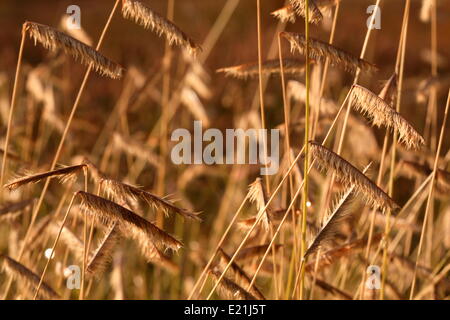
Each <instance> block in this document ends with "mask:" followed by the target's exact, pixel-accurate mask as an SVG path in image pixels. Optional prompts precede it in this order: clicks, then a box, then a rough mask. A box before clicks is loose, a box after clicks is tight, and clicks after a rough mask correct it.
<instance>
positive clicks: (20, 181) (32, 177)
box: [4, 164, 86, 190]
mask: <svg viewBox="0 0 450 320" xmlns="http://www.w3.org/2000/svg"><path fill="white" fill-rule="evenodd" d="M85 167H86V165H84V164H81V165H76V166H70V167H64V168H61V169H56V170H52V171H47V172H43V173H37V174H27V175H25V176H22V177H19V178H16V179H14V180H13V181H11V182H9V183H8V184H6V185H5V186H4V187H5V188H8V189H9V190H15V189H17V188H19V187H22V186H24V185H27V184H29V183H38V182H40V181H42V180H44V179H47V178H54V177H58V178H59V179H60V181H61V182H62V183H65V182H68V181H70V180H72V179H73V178H74V177H75V176H76V174H77V173H78V172H80V171H81V170H82V169H84V168H85Z"/></svg>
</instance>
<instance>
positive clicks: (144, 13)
mask: <svg viewBox="0 0 450 320" xmlns="http://www.w3.org/2000/svg"><path fill="white" fill-rule="evenodd" d="M122 15H123V17H124V18H126V19H129V20H132V21H134V22H135V23H136V24H139V25H141V26H143V27H144V28H145V29H150V30H152V31H154V32H155V33H157V34H158V35H159V36H161V35H165V37H166V38H167V40H168V41H169V43H170V44H175V45H177V46H180V47H182V48H184V49H186V50H187V51H188V52H189V54H191V55H196V54H197V53H198V52H199V51H201V50H202V49H201V47H200V46H199V45H198V44H196V43H195V42H194V40H192V39H191V38H189V37H188V36H187V35H186V34H185V33H184V32H183V31H181V29H180V28H179V27H178V26H176V25H175V24H174V23H173V22H171V21H169V20H167V19H166V18H164V17H162V16H161V15H159V14H157V13H156V12H154V11H153V10H152V9H150V8H149V7H148V6H146V5H145V4H143V3H142V2H140V1H136V0H122Z"/></svg>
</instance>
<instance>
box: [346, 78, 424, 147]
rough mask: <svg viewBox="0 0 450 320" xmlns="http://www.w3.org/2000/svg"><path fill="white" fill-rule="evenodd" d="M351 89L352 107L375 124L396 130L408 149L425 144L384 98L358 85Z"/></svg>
mask: <svg viewBox="0 0 450 320" xmlns="http://www.w3.org/2000/svg"><path fill="white" fill-rule="evenodd" d="M351 90H352V93H351V97H350V101H352V104H353V107H354V108H355V109H356V110H357V111H359V112H361V113H363V114H364V115H366V116H367V117H369V118H370V119H371V121H372V123H373V124H374V125H375V126H377V127H381V126H385V127H387V128H389V129H392V130H396V131H397V132H398V134H399V141H400V142H401V143H402V144H403V145H405V146H406V147H407V148H408V149H411V148H412V149H419V148H420V147H421V146H422V145H424V144H425V140H424V139H423V137H422V136H421V135H420V134H419V133H418V132H417V131H416V130H415V129H414V128H413V126H412V125H411V124H410V123H409V122H408V121H407V120H406V119H405V118H403V117H402V116H401V115H400V114H399V113H398V112H397V111H395V110H394V109H393V108H392V107H391V106H390V105H389V104H388V103H387V102H386V101H385V100H383V99H381V98H380V97H379V96H378V95H376V94H375V93H373V92H372V91H370V90H368V89H366V88H364V87H362V86H359V85H354V86H353V87H352V89H351Z"/></svg>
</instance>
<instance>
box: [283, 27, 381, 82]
mask: <svg viewBox="0 0 450 320" xmlns="http://www.w3.org/2000/svg"><path fill="white" fill-rule="evenodd" d="M281 35H282V36H283V37H285V38H286V39H287V40H288V41H289V43H290V44H291V51H292V52H295V51H298V52H300V53H301V54H304V53H305V49H306V38H305V36H304V35H302V34H298V33H293V32H282V33H281ZM309 58H310V59H313V60H317V61H325V60H326V59H327V58H328V59H329V61H330V64H331V65H332V66H335V67H341V68H343V69H344V70H345V71H347V72H352V73H354V72H356V70H357V69H360V70H361V71H363V72H367V73H373V72H375V71H377V67H375V66H374V65H373V64H371V63H370V62H367V61H365V60H363V59H360V58H357V57H355V56H353V55H351V54H350V53H348V52H346V51H344V50H342V49H340V48H337V47H335V46H333V45H330V44H328V43H325V42H322V41H320V40H316V39H312V38H311V39H310V40H309Z"/></svg>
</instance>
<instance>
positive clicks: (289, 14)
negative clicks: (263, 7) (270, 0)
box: [270, 5, 297, 23]
mask: <svg viewBox="0 0 450 320" xmlns="http://www.w3.org/2000/svg"><path fill="white" fill-rule="evenodd" d="M270 14H271V15H272V16H274V17H275V18H277V19H278V20H280V21H281V22H290V23H295V20H296V18H297V16H296V15H295V11H294V9H293V8H292V6H291V5H287V6H285V7H283V8H280V9H278V10H275V11H273V12H271V13H270Z"/></svg>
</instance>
